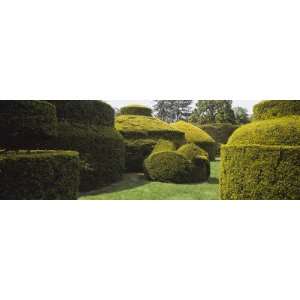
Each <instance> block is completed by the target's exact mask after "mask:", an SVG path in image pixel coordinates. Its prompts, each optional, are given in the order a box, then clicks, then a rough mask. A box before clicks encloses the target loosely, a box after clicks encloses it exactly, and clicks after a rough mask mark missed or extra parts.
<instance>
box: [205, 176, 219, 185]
mask: <svg viewBox="0 0 300 300" xmlns="http://www.w3.org/2000/svg"><path fill="white" fill-rule="evenodd" d="M207 182H208V183H209V184H219V179H218V178H216V177H210V178H209V179H208V181H207Z"/></svg>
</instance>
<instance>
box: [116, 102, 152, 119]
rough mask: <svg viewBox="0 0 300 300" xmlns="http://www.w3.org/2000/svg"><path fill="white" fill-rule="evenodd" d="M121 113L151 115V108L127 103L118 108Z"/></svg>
mask: <svg viewBox="0 0 300 300" xmlns="http://www.w3.org/2000/svg"><path fill="white" fill-rule="evenodd" d="M120 114H121V115H139V116H149V117H151V116H152V109H151V108H149V107H146V106H142V105H128V106H124V107H122V108H121V109H120Z"/></svg>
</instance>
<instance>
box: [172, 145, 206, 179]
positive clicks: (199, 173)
mask: <svg viewBox="0 0 300 300" xmlns="http://www.w3.org/2000/svg"><path fill="white" fill-rule="evenodd" d="M177 153H178V154H181V155H183V156H184V157H185V158H186V159H188V160H190V161H191V162H192V176H191V182H202V181H206V180H208V178H209V177H210V163H209V158H208V153H207V152H206V151H205V150H203V149H201V148H200V147H198V146H197V145H195V144H193V143H190V144H186V145H183V146H181V147H180V148H179V149H178V150H177Z"/></svg>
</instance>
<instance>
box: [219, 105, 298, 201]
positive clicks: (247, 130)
mask: <svg viewBox="0 0 300 300" xmlns="http://www.w3.org/2000/svg"><path fill="white" fill-rule="evenodd" d="M274 102H276V101H274ZM268 105H270V103H269V104H268ZM274 105H275V104H274ZM277 112H278V111H277ZM264 117H266V115H265V116H264ZM271 118H272V119H266V120H262V121H255V122H253V123H251V124H248V125H245V126H242V127H241V128H239V129H238V130H236V131H235V132H234V133H233V135H232V136H231V137H230V139H229V141H228V143H227V145H225V146H222V149H221V177H220V194H221V198H222V199H253V200H255V199H300V181H299V178H300V116H285V117H281V118H274V115H272V116H271Z"/></svg>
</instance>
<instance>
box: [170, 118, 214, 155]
mask: <svg viewBox="0 0 300 300" xmlns="http://www.w3.org/2000/svg"><path fill="white" fill-rule="evenodd" d="M171 126H172V127H173V128H176V129H177V130H180V131H182V132H184V133H185V139H186V141H187V142H188V143H194V144H196V145H197V146H199V147H200V148H203V149H204V150H205V151H206V152H207V153H208V155H209V159H210V160H215V157H216V151H217V145H216V142H215V140H214V139H213V138H212V137H211V136H210V135H208V134H207V133H206V132H205V131H203V130H202V129H200V128H199V127H196V126H194V125H193V124H190V123H187V122H185V121H178V122H176V123H173V124H171Z"/></svg>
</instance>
